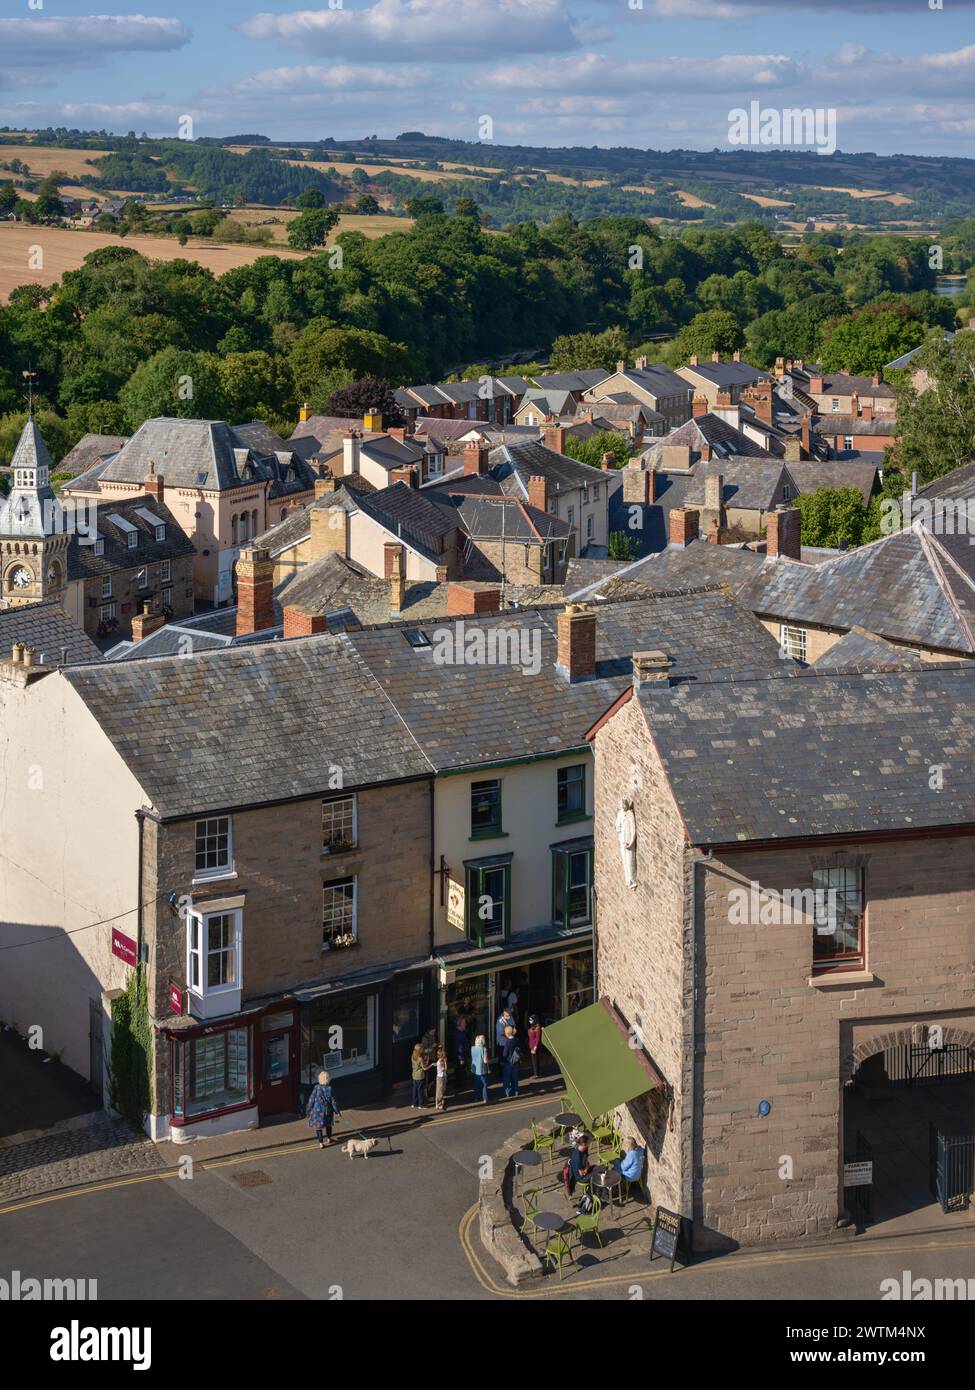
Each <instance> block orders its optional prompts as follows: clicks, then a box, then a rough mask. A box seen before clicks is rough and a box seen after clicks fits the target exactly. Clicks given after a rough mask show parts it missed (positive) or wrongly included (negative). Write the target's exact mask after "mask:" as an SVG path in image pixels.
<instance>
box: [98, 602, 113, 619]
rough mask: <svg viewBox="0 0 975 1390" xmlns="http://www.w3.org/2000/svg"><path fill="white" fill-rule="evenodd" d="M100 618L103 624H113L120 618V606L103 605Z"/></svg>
mask: <svg viewBox="0 0 975 1390" xmlns="http://www.w3.org/2000/svg"><path fill="white" fill-rule="evenodd" d="M99 617H100V621H101V622H103V623H112V622H114V621H115V619H116V618H117V617H118V604H116V603H106V604H103V606H102V608H101V609H100V613H99Z"/></svg>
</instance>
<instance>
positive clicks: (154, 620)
mask: <svg viewBox="0 0 975 1390" xmlns="http://www.w3.org/2000/svg"><path fill="white" fill-rule="evenodd" d="M165 625H166V619H165V618H164V617H163V615H162V613H136V614H135V616H134V617H133V619H132V641H133V642H141V641H142V639H143V638H144V637H148V636H149V634H150V632H155V631H156V630H157V629H158V628H161V627H165Z"/></svg>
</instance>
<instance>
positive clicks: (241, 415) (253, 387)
mask: <svg viewBox="0 0 975 1390" xmlns="http://www.w3.org/2000/svg"><path fill="white" fill-rule="evenodd" d="M216 367H217V376H218V377H219V380H220V386H221V388H222V390H223V396H224V401H225V410H226V413H227V419H228V420H229V421H230V422H231V423H232V424H240V423H244V422H246V421H248V420H254V419H262V418H263V417H264V416H267V415H274V416H282V415H288V416H293V415H294V413H295V409H296V400H295V389H294V381H293V380H292V377H291V372H290V371H289V370H288V365H287V363H286V362H284V361H282V360H281V359H280V358H276V357H272V356H271V354H270V353H268V352H230V353H227V354H226V356H224V357H219V358H217V360H216Z"/></svg>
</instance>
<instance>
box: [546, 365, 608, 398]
mask: <svg viewBox="0 0 975 1390" xmlns="http://www.w3.org/2000/svg"><path fill="white" fill-rule="evenodd" d="M612 375H613V373H612V372H605V371H603V369H602V368H601V367H595V368H586V369H585V370H584V371H581V372H545V373H543V374H542V375H540V376H536V377H533V378H532V380H533V381H534V383H535V385H536V386H540V387H541V388H542V390H543V391H548V390H552V391H574V392H577V393H578V392H582V391H591V390H592V388H593V387H594V386H598V385H599V383H600V382H601V381H605V380H606V378H607V377H608V376H612Z"/></svg>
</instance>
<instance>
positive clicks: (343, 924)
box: [322, 876, 358, 951]
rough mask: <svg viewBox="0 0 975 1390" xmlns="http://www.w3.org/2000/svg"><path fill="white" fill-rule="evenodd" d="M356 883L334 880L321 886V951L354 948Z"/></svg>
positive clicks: (349, 880)
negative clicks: (344, 947)
mask: <svg viewBox="0 0 975 1390" xmlns="http://www.w3.org/2000/svg"><path fill="white" fill-rule="evenodd" d="M356 900H357V883H356V879H355V877H354V876H353V877H352V878H336V879H333V880H332V882H331V883H326V884H324V885H323V886H322V950H323V951H331V950H334V949H336V948H339V947H343V946H354V945H355V943H356V940H357V930H358V923H357V916H358V914H357V911H356V908H357V901H356Z"/></svg>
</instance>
